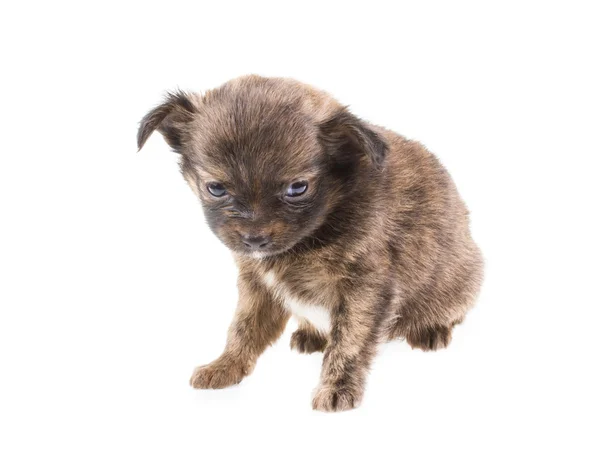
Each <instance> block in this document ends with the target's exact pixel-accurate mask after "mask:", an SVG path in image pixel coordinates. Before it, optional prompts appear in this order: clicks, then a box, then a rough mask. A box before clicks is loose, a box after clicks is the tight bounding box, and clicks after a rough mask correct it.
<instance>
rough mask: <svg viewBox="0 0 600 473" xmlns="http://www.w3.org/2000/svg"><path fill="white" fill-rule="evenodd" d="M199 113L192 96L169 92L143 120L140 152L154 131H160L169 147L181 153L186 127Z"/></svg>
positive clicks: (138, 135) (139, 139)
mask: <svg viewBox="0 0 600 473" xmlns="http://www.w3.org/2000/svg"><path fill="white" fill-rule="evenodd" d="M197 111H198V110H197V108H196V105H194V100H193V97H192V95H191V94H187V93H185V92H182V91H176V92H169V93H168V94H167V96H166V97H165V101H164V102H163V103H162V104H160V105H159V106H158V107H156V108H154V109H153V110H150V111H149V112H148V113H147V114H146V116H145V117H144V118H142V121H141V122H140V127H139V129H138V134H137V145H138V151H139V150H140V149H142V147H143V146H144V143H146V140H147V139H148V138H149V137H150V135H151V134H152V133H153V132H154V130H158V131H159V132H160V133H161V134H162V135H163V137H164V138H165V140H166V142H167V143H168V144H169V146H171V148H173V150H174V151H176V152H180V151H181V146H182V143H183V141H184V137H183V134H184V132H185V128H186V125H187V124H188V123H189V122H191V121H192V119H193V117H194V114H195V113H196V112H197Z"/></svg>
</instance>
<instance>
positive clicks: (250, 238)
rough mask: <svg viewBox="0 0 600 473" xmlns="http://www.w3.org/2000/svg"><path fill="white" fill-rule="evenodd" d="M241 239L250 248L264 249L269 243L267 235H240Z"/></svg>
mask: <svg viewBox="0 0 600 473" xmlns="http://www.w3.org/2000/svg"><path fill="white" fill-rule="evenodd" d="M242 241H243V242H244V245H246V246H247V247H248V248H250V249H251V250H264V249H265V248H266V247H267V246H269V244H270V243H271V237H270V236H268V235H242Z"/></svg>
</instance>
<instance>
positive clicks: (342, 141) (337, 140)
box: [319, 108, 388, 168]
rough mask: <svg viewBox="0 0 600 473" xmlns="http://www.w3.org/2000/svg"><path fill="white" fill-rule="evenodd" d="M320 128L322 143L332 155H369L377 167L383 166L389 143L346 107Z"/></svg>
mask: <svg viewBox="0 0 600 473" xmlns="http://www.w3.org/2000/svg"><path fill="white" fill-rule="evenodd" d="M319 128H320V133H319V134H320V140H321V143H322V145H323V146H324V148H325V150H326V151H327V152H328V153H329V154H330V155H332V156H335V155H337V154H340V153H341V154H344V155H348V154H354V155H367V156H368V157H369V158H371V161H372V162H373V164H374V165H375V166H376V167H378V168H380V167H382V166H383V164H384V161H385V157H386V155H387V152H388V145H387V143H386V142H385V140H384V139H383V137H381V136H380V135H379V134H378V133H377V132H375V131H373V130H372V129H371V128H370V127H369V126H368V125H367V124H366V123H365V122H363V121H362V120H360V119H359V118H357V117H356V116H354V115H353V114H351V113H350V112H349V111H348V110H347V109H346V108H342V109H340V110H339V111H337V112H336V113H335V114H334V115H333V116H331V117H330V118H329V119H327V121H325V122H323V123H321V124H320V125H319Z"/></svg>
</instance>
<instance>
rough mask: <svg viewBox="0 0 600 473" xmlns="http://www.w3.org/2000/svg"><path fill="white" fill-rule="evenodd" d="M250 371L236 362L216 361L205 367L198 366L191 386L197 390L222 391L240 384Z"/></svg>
mask: <svg viewBox="0 0 600 473" xmlns="http://www.w3.org/2000/svg"><path fill="white" fill-rule="evenodd" d="M249 371H250V370H249V369H248V368H247V367H245V366H244V365H243V364H242V363H238V362H234V361H224V360H215V361H213V362H212V363H210V364H208V365H204V366H198V367H197V368H196V369H195V370H194V373H193V374H192V377H191V379H190V385H191V386H192V387H193V388H195V389H221V388H226V387H227V386H231V385H233V384H238V383H239V382H240V381H241V380H242V379H244V377H245V376H246V375H248V374H249Z"/></svg>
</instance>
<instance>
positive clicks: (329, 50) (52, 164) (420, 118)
mask: <svg viewBox="0 0 600 473" xmlns="http://www.w3.org/2000/svg"><path fill="white" fill-rule="evenodd" d="M594 3H595V2H589V3H582V2H572V1H569V2H562V3H560V2H539V3H532V2H514V3H513V2H496V3H495V5H493V4H492V2H472V3H464V2H460V3H456V2H443V3H442V2H440V3H437V4H434V3H430V2H414V3H412V4H406V3H402V2H386V3H383V2H376V1H370V2H365V3H364V4H363V3H357V4H354V3H352V2H343V3H339V4H334V3H328V2H324V1H320V2H316V3H314V4H313V3H311V2H306V1H305V2H302V3H300V2H298V3H296V2H294V3H292V2H274V3H272V4H266V3H265V4H263V3H259V2H255V1H248V2H244V3H239V4H231V3H227V2H222V3H221V2H217V1H214V2H201V1H196V2H190V3H188V4H180V3H177V2H161V3H160V4H158V3H157V2H136V3H133V2H115V3H114V4H111V3H110V2H98V3H97V4H96V5H91V4H90V3H89V2H72V3H66V2H19V3H18V4H17V2H11V3H10V4H9V3H8V2H6V4H5V6H3V7H2V11H1V12H0V18H1V19H0V40H1V42H0V47H1V48H2V51H1V52H2V54H1V57H0V61H1V67H2V71H3V72H2V74H1V76H0V77H1V78H0V81H1V84H2V86H1V88H0V100H1V113H0V121H1V123H0V125H1V126H0V130H1V143H0V146H1V148H0V225H1V233H0V291H1V292H0V317H1V318H0V471H3V472H7V473H8V472H22V471H36V472H39V471H60V472H71V471H73V472H96V471H98V472H100V471H102V472H105V471H118V472H121V471H122V472H131V471H145V472H147V471H157V472H158V471H160V472H165V471H169V472H187V471H207V472H213V471H261V472H271V471H273V472H275V471H276V472H281V471H327V470H331V469H333V470H334V471H344V470H347V471H424V472H425V471H461V472H464V471H475V472H481V471H490V472H491V471H503V472H504V471H519V472H520V471H577V472H588V471H589V472H592V471H596V472H597V471H599V469H600V465H599V460H598V444H599V427H598V422H599V420H600V419H599V409H598V399H600V392H599V389H598V384H597V383H598V371H599V370H598V360H599V359H600V356H599V355H600V350H599V348H598V331H599V330H600V323H599V316H600V310H599V305H598V289H599V287H598V286H599V277H598V267H599V264H600V257H599V251H598V242H599V241H600V234H599V231H598V215H599V213H600V212H599V211H598V204H599V203H600V198H599V195H598V179H599V176H598V173H599V171H600V164H599V163H600V152H599V150H600V144H599V141H600V140H599V138H600V136H599V130H600V126H599V125H600V118H599V117H600V115H599V113H600V94H599V84H600V74H599V69H598V67H599V66H598V65H599V61H598V58H599V57H600V55H599V47H598V46H599V45H600V34H599V28H598V24H599V19H600V18H599V15H598V13H597V12H596V11H595V10H594V8H593V4H594ZM245 73H259V74H263V75H275V76H290V77H294V78H297V79H300V80H302V81H305V82H308V83H311V84H313V85H315V86H317V87H320V88H323V89H325V90H328V91H330V92H331V93H333V94H334V96H336V97H337V98H338V99H339V100H340V101H342V102H343V103H346V104H350V105H351V109H352V110H353V111H354V112H355V113H356V114H358V115H360V116H361V117H363V118H365V119H367V120H369V121H372V122H373V123H377V124H381V125H384V126H386V127H389V128H392V129H394V130H396V131H398V132H400V133H402V134H404V135H406V136H408V137H410V138H414V139H419V140H420V141H422V142H423V143H425V145H426V146H428V147H429V148H430V149H431V150H432V151H433V152H435V153H436V154H437V155H438V156H439V157H440V159H441V161H442V162H443V163H444V165H445V166H446V167H447V168H448V169H449V171H450V172H451V174H452V176H453V177H454V179H455V180H456V182H457V185H458V187H459V190H460V191H461V194H462V196H463V197H464V199H465V200H466V202H467V204H468V205H469V207H470V209H471V212H472V230H473V234H474V237H475V239H476V240H477V242H478V243H479V244H480V246H481V247H482V249H483V252H484V254H485V257H486V261H487V268H486V280H485V285H484V288H483V291H482V293H481V297H480V300H479V303H478V305H477V306H476V308H475V309H474V310H472V311H471V312H470V313H469V315H468V317H467V319H466V322H465V323H464V324H463V325H462V326H460V327H458V328H457V329H456V331H455V337H454V340H453V342H452V344H451V345H450V347H449V348H448V349H447V350H444V351H440V352H436V353H422V352H420V351H412V350H411V349H410V348H409V347H408V346H407V345H406V344H405V343H402V342H395V343H392V344H389V345H386V346H383V347H382V348H381V353H380V356H379V357H378V358H377V360H376V362H375V364H374V366H373V369H372V373H371V376H370V380H369V385H368V389H367V393H366V396H365V399H364V402H363V405H362V407H360V408H359V409H358V410H355V411H352V412H348V413H342V414H334V415H331V414H323V413H319V412H313V411H312V410H311V392H312V390H313V388H314V387H315V386H316V383H317V380H318V376H319V369H320V363H321V355H318V354H315V355H310V356H306V355H299V354H297V353H295V352H291V351H290V350H289V348H288V343H289V336H290V333H291V331H292V330H293V323H290V326H289V327H288V329H287V330H286V333H285V334H284V336H283V337H282V339H281V340H280V341H279V342H278V343H277V344H276V345H275V346H273V347H272V348H270V349H269V350H267V352H266V353H265V354H264V356H263V357H262V358H261V359H260V360H259V363H258V365H257V368H256V370H255V372H254V373H253V374H252V376H251V377H249V378H247V379H246V380H244V381H243V382H242V383H241V384H240V385H239V386H236V387H234V388H230V389H226V390H220V391H212V392H198V391H194V390H192V389H191V388H190V387H189V386H188V379H189V376H190V375H191V373H192V369H193V368H194V366H196V365H198V364H204V363H207V362H209V361H211V360H212V359H213V358H215V357H216V356H218V355H219V353H220V351H221V349H222V347H223V344H224V340H225V333H226V329H227V326H228V324H229V321H230V320H231V317H232V314H233V310H234V306H235V302H236V297H237V295H236V291H235V278H236V270H235V266H234V264H233V261H232V258H231V257H230V255H229V253H228V251H227V250H226V249H225V248H224V247H223V246H222V245H221V244H220V243H219V242H218V241H217V240H216V238H215V237H214V236H212V234H211V233H210V232H209V230H208V228H207V227H206V225H205V224H204V222H203V217H202V213H201V207H200V204H199V203H198V202H197V201H196V199H195V197H194V195H193V194H192V192H191V191H190V190H189V189H188V188H187V186H186V184H185V182H184V180H183V179H182V178H181V176H180V174H179V171H178V167H177V164H176V163H177V157H176V156H175V155H174V154H173V153H170V152H169V150H168V147H167V145H166V144H165V143H164V141H163V140H162V138H161V137H160V136H159V135H158V134H157V135H155V136H153V137H152V138H151V139H150V140H149V142H148V143H147V146H146V147H145V148H144V150H143V151H142V152H141V153H139V154H138V153H136V147H135V134H136V129H137V123H138V121H139V120H140V118H141V117H142V116H143V115H144V114H145V113H146V112H147V111H148V110H149V109H150V108H151V107H152V106H154V105H156V104H157V103H158V102H159V101H160V100H161V97H162V94H163V92H164V91H165V90H166V89H172V88H175V87H177V86H179V87H182V88H184V89H190V90H195V91H204V90H207V89H209V88H212V87H215V86H218V85H220V84H221V83H222V82H224V81H226V80H228V79H230V78H233V77H236V76H238V75H241V74H245Z"/></svg>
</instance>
